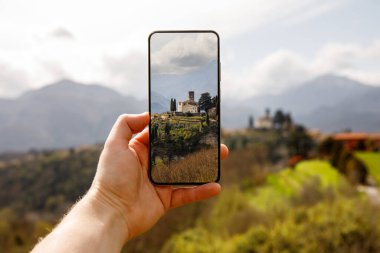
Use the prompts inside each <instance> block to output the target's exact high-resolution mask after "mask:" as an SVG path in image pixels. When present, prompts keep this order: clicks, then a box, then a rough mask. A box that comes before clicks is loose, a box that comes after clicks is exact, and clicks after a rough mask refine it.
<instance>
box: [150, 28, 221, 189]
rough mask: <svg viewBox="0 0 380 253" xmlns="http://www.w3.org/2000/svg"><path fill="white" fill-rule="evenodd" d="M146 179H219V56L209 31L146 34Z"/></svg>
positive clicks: (215, 37) (183, 182)
mask: <svg viewBox="0 0 380 253" xmlns="http://www.w3.org/2000/svg"><path fill="white" fill-rule="evenodd" d="M149 112H150V116H151V119H150V123H149V133H150V135H149V136H150V137H149V138H150V140H149V145H150V157H149V158H150V159H149V164H150V168H149V177H150V179H151V181H152V182H153V183H155V184H170V185H188V184H190V185H193V184H204V183H208V182H217V181H218V180H219V178H220V59H219V36H218V34H217V33H216V32H214V31H157V32H153V33H152V34H151V35H150V36H149Z"/></svg>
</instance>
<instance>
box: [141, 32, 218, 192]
mask: <svg viewBox="0 0 380 253" xmlns="http://www.w3.org/2000/svg"><path fill="white" fill-rule="evenodd" d="M156 33H213V34H215V36H216V37H217V47H218V52H217V57H218V59H217V60H218V73H217V75H218V76H217V78H218V83H217V86H218V87H217V90H218V99H219V103H218V111H219V115H218V131H219V132H218V175H217V178H216V179H215V181H210V182H169V183H167V182H155V181H154V179H153V177H152V173H151V172H152V166H151V164H152V161H151V152H150V150H151V143H152V139H151V134H150V132H151V116H150V115H151V112H152V110H151V68H150V57H151V56H150V51H151V50H150V46H151V45H150V41H151V38H152V36H153V35H154V34H156ZM220 72H221V63H220V37H219V34H218V33H217V32H215V31H213V30H158V31H153V32H152V33H151V34H149V37H148V76H149V78H148V98H149V168H148V176H149V179H150V181H151V182H152V183H153V184H156V185H177V186H178V185H184V186H189V185H202V184H207V183H211V182H219V180H220V136H221V127H220V122H221V120H220V116H221V111H220V107H221V106H220V103H221V98H220V81H221V80H220V79H221V73H220Z"/></svg>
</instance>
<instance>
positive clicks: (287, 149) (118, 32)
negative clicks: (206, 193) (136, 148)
mask: <svg viewBox="0 0 380 253" xmlns="http://www.w3.org/2000/svg"><path fill="white" fill-rule="evenodd" d="M379 11H380V4H379V3H378V2H377V1H371V0H366V1H360V2H358V1H350V0H337V1H313V0H308V1H299V0H287V1H271V0H269V1H234V2H228V1H209V2H204V1H192V2H191V3H190V2H179V1H178V2H176V1H160V2H157V3H156V2H149V1H139V3H133V4H132V3H127V2H123V1H110V2H107V3H105V2H101V1H98V2H96V1H95V2H88V1H80V2H74V1H65V2H60V3H53V2H51V1H43V0H39V1H31V2H25V1H18V0H15V1H4V0H0V24H1V25H0V189H1V191H0V251H1V252H10V253H12V252H28V251H29V250H30V249H31V248H32V247H33V245H34V244H35V243H36V242H37V240H38V238H39V237H41V236H44V235H45V234H46V233H48V232H49V231H50V230H51V229H52V228H53V227H54V225H55V224H56V223H57V222H58V221H59V220H60V218H61V217H62V215H63V214H64V213H66V212H67V210H68V208H70V206H71V205H72V204H73V203H75V201H76V200H78V198H79V197H80V196H82V195H83V194H84V193H85V192H86V190H87V189H88V187H89V186H90V184H91V181H92V178H93V176H94V174H95V170H96V165H97V161H98V158H99V154H100V152H101V150H102V144H103V142H104V141H105V139H106V137H107V134H108V132H109V130H110V128H111V126H112V124H113V123H114V121H115V120H116V118H117V116H118V115H119V114H121V113H139V112H143V111H147V108H148V104H147V95H148V90H147V87H148V84H147V46H148V45H147V37H148V34H149V33H150V32H151V31H153V30H159V29H214V30H216V31H218V33H219V34H220V37H221V62H222V83H221V88H222V93H221V106H222V108H221V120H222V142H223V143H226V144H227V145H228V146H229V148H230V156H229V158H228V159H227V160H226V161H223V162H222V168H221V169H222V171H221V175H222V177H221V184H222V186H223V191H222V193H221V194H220V196H218V197H216V198H214V199H211V200H208V201H204V202H202V203H196V204H192V205H189V206H186V207H181V208H177V209H174V210H172V211H170V212H169V214H168V215H167V216H165V217H164V218H163V219H162V220H160V221H159V222H158V224H157V225H156V226H155V227H154V228H153V229H152V230H151V231H149V232H147V233H145V234H144V235H142V236H140V237H138V238H135V239H133V240H132V241H131V242H129V243H128V244H127V245H126V247H125V249H124V252H380V241H379V238H380V225H379V224H380V212H379V211H380V193H379V187H380V186H379V185H380V151H379V150H380V99H379V98H380V33H379V30H378V24H379V22H380V18H379V15H378V13H379ZM84 17H85V18H84ZM169 102H170V101H165V100H162V101H161V102H160V103H161V106H162V107H169Z"/></svg>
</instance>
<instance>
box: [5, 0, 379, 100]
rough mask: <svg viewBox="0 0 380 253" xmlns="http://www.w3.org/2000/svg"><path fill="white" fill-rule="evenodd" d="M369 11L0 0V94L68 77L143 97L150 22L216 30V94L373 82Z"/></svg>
mask: <svg viewBox="0 0 380 253" xmlns="http://www.w3.org/2000/svg"><path fill="white" fill-rule="evenodd" d="M379 13H380V1H375V0H363V1H355V0H335V1H331V0H329V1H328V0H282V1H278V0H244V1H243V0H237V1H227V0H221V1H201V0H193V1H174V0H163V1H146V0H142V1H122V0H110V1H90V0H83V1H74V0H67V1H60V2H57V1H49V0H35V1H22V0H0V24H1V25H0V96H3V97H14V96H17V95H19V94H21V93H22V92H23V91H25V90H28V89H31V88H38V87H41V86H43V85H46V84H48V83H51V82H54V81H56V80H58V79H61V78H70V79H73V80H76V81H79V82H85V83H94V82H96V83H102V84H104V85H106V86H108V87H111V88H114V89H116V90H118V91H120V92H122V93H125V94H132V95H135V96H137V97H140V98H146V96H147V74H148V73H147V46H148V45H147V37H148V35H149V33H150V32H152V31H154V30H160V29H213V30H216V31H217V32H218V33H219V34H220V36H221V61H222V93H223V95H224V96H223V97H224V98H234V97H236V96H238V95H241V94H243V96H242V98H244V97H249V96H252V95H255V94H262V93H279V92H281V91H283V90H285V89H287V88H289V87H292V86H294V85H297V84H298V83H300V82H303V81H305V80H308V79H311V78H313V77H315V76H318V75H321V74H324V73H337V74H340V75H344V76H347V77H350V78H352V79H356V80H359V81H362V82H365V83H368V84H371V85H380V71H379V70H380V29H379V27H378V25H379V24H380V15H379ZM242 91H244V92H242Z"/></svg>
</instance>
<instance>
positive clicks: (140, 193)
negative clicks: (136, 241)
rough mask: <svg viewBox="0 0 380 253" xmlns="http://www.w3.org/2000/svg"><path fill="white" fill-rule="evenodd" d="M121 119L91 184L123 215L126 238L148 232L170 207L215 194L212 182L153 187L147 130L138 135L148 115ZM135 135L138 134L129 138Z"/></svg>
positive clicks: (114, 129) (108, 139)
mask: <svg viewBox="0 0 380 253" xmlns="http://www.w3.org/2000/svg"><path fill="white" fill-rule="evenodd" d="M124 117H125V118H119V119H118V121H117V122H116V123H115V125H114V127H113V129H112V131H111V133H110V135H109V137H108V138H107V141H106V144H105V148H104V150H103V152H102V154H101V157H100V160H99V164H98V171H97V173H96V177H95V180H94V185H97V186H98V187H100V188H101V189H102V191H103V192H105V195H107V196H108V198H112V199H110V200H109V201H111V202H112V203H114V204H115V205H116V206H118V207H119V208H121V209H122V210H121V211H122V212H124V213H125V214H127V217H128V218H127V219H126V220H127V221H126V222H127V225H128V231H129V233H130V237H132V236H136V235H138V234H140V233H142V232H144V231H146V230H147V229H149V228H150V227H151V226H153V225H154V224H155V223H156V222H157V221H158V219H159V218H160V217H161V216H162V215H164V214H165V213H166V211H168V210H169V209H170V208H173V207H177V206H180V205H184V204H187V203H190V202H194V201H198V200H201V199H205V198H209V197H211V196H213V195H216V194H218V193H219V191H220V186H219V185H218V184H216V183H210V184H205V185H202V186H198V187H194V188H180V189H173V188H172V187H171V186H156V185H153V184H152V183H151V182H150V180H149V177H148V167H149V165H148V161H149V157H148V153H149V150H148V142H149V133H148V129H145V130H144V131H142V132H140V131H141V130H142V129H143V128H144V127H145V126H146V124H147V123H148V121H149V115H148V114H140V115H138V116H134V117H140V118H141V119H140V120H139V121H131V115H126V116H124ZM128 120H129V121H128ZM123 121H128V122H123ZM136 132H140V133H139V134H138V135H137V136H136V137H135V138H133V139H132V134H133V133H136ZM222 150H224V155H223V152H222V158H223V157H225V156H226V155H227V153H226V152H227V149H226V148H225V146H223V147H222Z"/></svg>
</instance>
